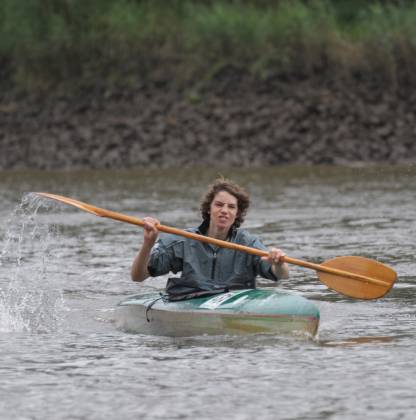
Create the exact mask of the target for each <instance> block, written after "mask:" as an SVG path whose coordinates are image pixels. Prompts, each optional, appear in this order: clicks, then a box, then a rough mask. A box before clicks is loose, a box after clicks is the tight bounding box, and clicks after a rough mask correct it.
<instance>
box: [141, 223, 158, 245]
mask: <svg viewBox="0 0 416 420" xmlns="http://www.w3.org/2000/svg"><path fill="white" fill-rule="evenodd" d="M143 222H144V225H143V228H144V243H145V244H146V245H148V246H151V247H152V246H153V245H154V244H155V242H156V239H157V237H158V235H159V230H158V228H157V225H159V224H160V223H159V220H157V219H155V218H153V217H144V218H143Z"/></svg>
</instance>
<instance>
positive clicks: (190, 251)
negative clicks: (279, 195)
mask: <svg viewBox="0 0 416 420" xmlns="http://www.w3.org/2000/svg"><path fill="white" fill-rule="evenodd" d="M249 205H250V199H249V196H248V194H247V193H246V192H245V191H244V190H243V189H242V188H241V187H239V186H238V185H237V184H235V183H234V182H232V181H230V180H227V179H225V178H218V179H217V180H215V182H214V183H213V184H212V185H210V187H209V189H208V191H207V192H206V194H205V196H204V197H203V200H202V202H201V215H202V219H203V221H202V224H201V225H200V226H199V227H198V228H194V229H188V231H190V232H195V233H198V234H202V235H207V236H209V237H212V238H216V239H220V240H226V241H230V242H233V243H237V244H240V245H245V246H250V247H253V248H258V249H262V250H267V248H266V246H265V245H264V244H263V243H262V242H261V241H260V239H259V238H257V237H256V236H254V235H252V234H250V233H249V232H248V231H247V230H245V229H241V228H240V226H241V224H242V223H243V222H244V217H245V215H246V213H247V210H248V207H249ZM143 221H144V222H145V223H144V240H143V245H142V247H141V249H140V251H139V252H138V254H137V255H136V257H135V259H134V261H133V265H132V268H131V277H132V280H133V281H137V282H142V281H144V280H145V279H147V278H148V277H149V276H151V277H156V276H161V275H164V274H167V273H169V272H172V273H174V274H176V273H179V272H181V275H180V277H173V278H169V280H168V282H167V284H166V292H167V294H168V296H169V298H170V299H171V300H175V299H186V298H192V297H197V296H201V295H206V294H215V293H221V292H224V291H228V290H231V289H253V288H255V287H256V282H255V279H256V277H257V276H261V277H263V278H266V279H270V280H275V281H277V280H278V279H281V278H288V276H289V269H288V265H287V264H286V263H285V262H284V261H283V258H282V257H284V256H285V254H284V253H283V251H282V250H281V249H278V248H271V249H270V250H269V254H268V256H267V257H262V258H260V257H258V256H255V255H250V254H247V253H243V252H238V251H235V250H232V249H226V248H218V247H215V246H213V245H211V244H206V243H202V242H199V241H194V240H191V239H188V238H184V237H180V236H177V235H171V234H162V235H160V237H159V231H158V229H157V225H158V224H159V221H158V220H157V219H155V218H152V217H145V218H144V219H143Z"/></svg>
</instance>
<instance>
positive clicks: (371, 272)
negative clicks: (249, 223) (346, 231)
mask: <svg viewBox="0 0 416 420" xmlns="http://www.w3.org/2000/svg"><path fill="white" fill-rule="evenodd" d="M35 194H37V195H39V196H43V197H47V198H51V199H53V200H57V201H61V202H63V203H66V204H70V205H71V206H74V207H78V208H79V209H81V210H84V211H87V212H89V213H92V214H94V215H96V216H100V217H107V218H110V219H114V220H118V221H120V222H125V223H130V224H132V225H137V226H142V227H143V226H144V221H143V220H141V219H139V218H136V217H131V216H127V215H124V214H121V213H116V212H114V211H110V210H105V209H101V208H99V207H95V206H92V205H90V204H86V203H83V202H81V201H78V200H74V199H73V198H68V197H64V196H62V195H56V194H49V193H43V192H37V193H35ZM157 228H158V230H159V231H161V232H166V233H171V234H173V235H179V236H184V237H186V238H190V239H194V240H196V241H201V242H206V243H210V244H213V245H217V246H219V247H222V248H229V249H233V250H236V251H241V252H247V253H249V254H253V255H257V256H259V257H264V256H268V255H269V253H268V252H267V251H263V250H261V249H257V248H251V247H248V246H243V245H238V244H234V243H232V242H227V241H221V240H219V239H215V238H211V237H209V236H204V235H199V234H197V233H192V232H187V231H184V230H181V229H176V228H172V227H169V226H164V225H161V224H159V225H158V226H157ZM284 261H285V262H287V263H290V264H295V265H298V266H301V267H306V268H311V269H312V270H316V271H317V272H318V277H319V279H320V280H321V281H322V282H323V283H324V284H326V285H327V286H328V287H329V288H331V289H333V290H336V291H337V292H339V293H342V294H344V295H346V296H349V297H353V298H358V299H377V298H380V297H382V296H384V295H385V294H386V293H387V292H388V291H389V290H390V289H391V288H392V286H393V284H394V282H395V281H396V278H397V274H396V272H395V271H394V270H392V269H391V268H390V267H388V266H386V265H384V264H381V263H379V262H378V261H375V260H371V259H368V258H363V257H355V256H346V257H337V258H334V259H331V260H328V261H325V262H323V263H322V264H314V263H310V262H306V261H302V260H297V259H295V258H290V257H287V256H285V257H284Z"/></svg>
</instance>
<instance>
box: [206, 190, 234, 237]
mask: <svg viewBox="0 0 416 420" xmlns="http://www.w3.org/2000/svg"><path fill="white" fill-rule="evenodd" d="M237 213H238V200H237V198H236V197H234V196H233V195H231V194H229V193H228V192H227V191H220V192H219V193H217V194H216V195H215V196H214V199H213V200H212V202H211V207H210V225H211V226H213V227H216V228H217V229H220V230H229V229H230V228H231V226H232V225H233V223H234V221H235V218H236V217H237Z"/></svg>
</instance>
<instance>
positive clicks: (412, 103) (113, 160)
mask: <svg viewBox="0 0 416 420" xmlns="http://www.w3.org/2000/svg"><path fill="white" fill-rule="evenodd" d="M415 160H416V94H414V93H412V92H409V93H403V92H402V93H399V92H392V91H391V89H390V90H389V92H388V93H386V92H383V90H382V89H380V88H379V89H378V90H376V91H375V90H374V89H372V88H371V87H370V86H365V87H357V86H354V87H351V86H343V87H342V88H335V87H331V86H324V85H323V84H322V83H320V82H314V81H311V80H303V81H286V82H282V81H279V82H277V83H273V84H270V83H269V84H253V83H245V82H242V81H238V80H237V81H234V82H232V81H231V82H230V81H225V82H224V81H222V82H219V83H218V84H217V85H216V91H215V92H214V91H207V90H206V91H205V93H204V94H202V95H200V96H197V95H192V94H190V93H189V92H186V93H184V92H178V91H174V90H168V89H165V88H163V87H154V88H152V89H150V88H140V89H136V90H131V91H118V92H106V93H100V94H97V93H94V94H92V93H88V94H83V95H77V96H76V97H75V96H70V95H66V96H57V95H49V96H48V97H45V96H43V97H34V96H25V97H20V98H19V99H17V96H14V97H11V96H9V97H8V98H3V99H1V100H0V169H20V168H22V169H23V168H25V169H26V168H32V169H75V168H133V167H144V166H152V167H168V166H172V167H176V166H177V167H183V166H193V165H210V166H224V165H228V166H260V165H277V164H282V163H299V164H322V163H325V164H348V163H350V162H389V163H399V162H412V161H415Z"/></svg>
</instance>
